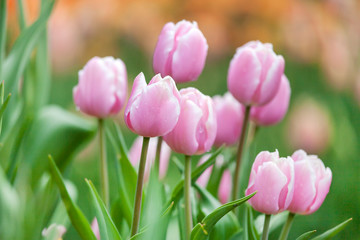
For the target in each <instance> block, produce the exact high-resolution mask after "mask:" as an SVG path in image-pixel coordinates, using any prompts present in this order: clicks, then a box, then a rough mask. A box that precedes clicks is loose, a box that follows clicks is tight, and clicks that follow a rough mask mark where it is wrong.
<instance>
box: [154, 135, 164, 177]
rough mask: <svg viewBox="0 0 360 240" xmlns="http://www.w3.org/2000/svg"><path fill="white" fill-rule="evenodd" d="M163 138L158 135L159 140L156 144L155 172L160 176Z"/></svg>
mask: <svg viewBox="0 0 360 240" xmlns="http://www.w3.org/2000/svg"><path fill="white" fill-rule="evenodd" d="M162 142H163V138H162V137H158V142H157V145H156V155H155V165H154V167H155V172H156V174H157V175H158V176H160V155H161V146H162Z"/></svg>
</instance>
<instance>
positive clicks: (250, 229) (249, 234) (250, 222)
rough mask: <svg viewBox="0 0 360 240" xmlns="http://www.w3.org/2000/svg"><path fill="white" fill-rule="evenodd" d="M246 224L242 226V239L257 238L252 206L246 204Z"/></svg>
mask: <svg viewBox="0 0 360 240" xmlns="http://www.w3.org/2000/svg"><path fill="white" fill-rule="evenodd" d="M246 219H247V221H246V222H245V224H246V226H244V239H245V240H258V239H260V235H259V233H258V232H257V230H256V228H255V224H254V217H253V211H252V207H251V206H250V205H247V206H246Z"/></svg>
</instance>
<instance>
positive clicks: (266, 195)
mask: <svg viewBox="0 0 360 240" xmlns="http://www.w3.org/2000/svg"><path fill="white" fill-rule="evenodd" d="M255 191H257V193H256V194H255V196H254V197H252V198H251V199H250V200H249V203H250V205H251V206H253V208H254V209H255V210H256V211H259V212H262V213H265V214H276V213H279V212H281V211H284V210H286V209H287V207H288V206H289V204H290V202H291V200H292V198H293V194H294V161H293V160H292V159H291V157H287V158H280V157H279V153H278V151H276V152H273V153H270V152H268V151H263V152H260V153H259V154H258V155H257V156H256V159H255V161H254V164H253V166H252V169H251V174H250V179H249V185H248V188H247V189H246V195H248V194H251V193H253V192H255Z"/></svg>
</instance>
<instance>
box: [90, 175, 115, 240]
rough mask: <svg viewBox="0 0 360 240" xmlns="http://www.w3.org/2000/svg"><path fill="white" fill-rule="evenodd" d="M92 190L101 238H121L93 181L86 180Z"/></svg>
mask: <svg viewBox="0 0 360 240" xmlns="http://www.w3.org/2000/svg"><path fill="white" fill-rule="evenodd" d="M85 181H86V183H87V185H88V187H89V190H90V192H91V202H92V204H91V205H92V207H93V209H95V212H96V219H97V221H98V224H99V231H100V238H101V239H104V240H121V236H120V233H119V231H118V230H117V228H116V226H115V224H114V222H113V220H112V219H111V217H110V214H109V213H108V211H107V210H106V207H105V204H104V203H103V201H102V200H101V198H100V196H99V194H98V193H97V191H96V189H95V187H94V185H93V184H92V182H91V181H89V180H87V179H86V180H85Z"/></svg>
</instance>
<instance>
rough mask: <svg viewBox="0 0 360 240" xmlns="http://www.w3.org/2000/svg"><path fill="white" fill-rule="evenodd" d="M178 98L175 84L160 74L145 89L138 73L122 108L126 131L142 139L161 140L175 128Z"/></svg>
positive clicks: (144, 82)
mask: <svg viewBox="0 0 360 240" xmlns="http://www.w3.org/2000/svg"><path fill="white" fill-rule="evenodd" d="M179 102H180V94H179V92H178V90H177V88H176V85H175V82H174V80H173V79H172V78H171V77H169V76H167V77H165V78H162V77H161V76H160V74H157V75H156V76H154V77H153V78H152V79H151V81H150V83H149V85H146V81H145V76H144V74H143V73H140V74H139V75H138V76H137V77H136V78H135V80H134V85H133V89H132V91H131V96H130V99H129V101H128V103H127V105H126V108H125V123H126V125H127V126H128V128H129V129H130V130H131V131H133V132H135V133H137V134H139V135H141V136H144V137H157V136H163V135H165V134H167V133H168V132H170V131H171V130H172V129H173V128H174V127H175V125H176V123H177V121H178V119H179V114H180V103H179Z"/></svg>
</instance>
